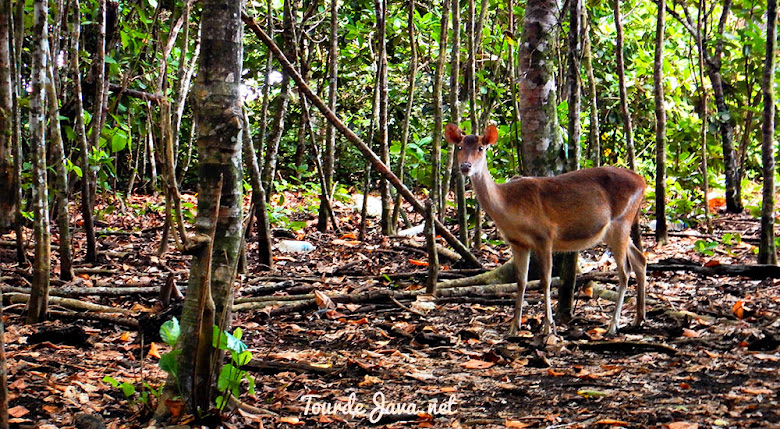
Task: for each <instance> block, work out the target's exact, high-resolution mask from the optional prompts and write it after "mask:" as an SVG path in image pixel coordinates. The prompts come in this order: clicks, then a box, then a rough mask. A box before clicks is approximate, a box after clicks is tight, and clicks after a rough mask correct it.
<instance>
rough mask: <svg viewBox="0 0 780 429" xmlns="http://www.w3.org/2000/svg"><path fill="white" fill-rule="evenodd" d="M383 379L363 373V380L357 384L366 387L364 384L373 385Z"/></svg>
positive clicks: (380, 382)
mask: <svg viewBox="0 0 780 429" xmlns="http://www.w3.org/2000/svg"><path fill="white" fill-rule="evenodd" d="M382 383H384V381H382V379H381V378H379V377H373V376H370V375H364V376H363V381H361V382H359V383H358V386H360V387H366V386H373V385H375V384H382Z"/></svg>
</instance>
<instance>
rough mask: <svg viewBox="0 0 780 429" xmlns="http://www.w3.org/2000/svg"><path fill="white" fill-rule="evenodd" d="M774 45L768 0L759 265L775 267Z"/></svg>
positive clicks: (772, 1) (773, 14)
mask: <svg viewBox="0 0 780 429" xmlns="http://www.w3.org/2000/svg"><path fill="white" fill-rule="evenodd" d="M776 42H777V0H767V25H766V60H765V62H764V76H763V77H764V79H763V81H762V85H761V90H762V92H763V94H764V118H763V123H762V124H761V160H762V161H763V170H764V187H763V195H762V199H761V203H762V208H761V243H760V245H759V246H758V263H759V264H772V265H777V250H776V249H775V198H776V197H775V192H776V189H775V150H774V142H775V139H774V136H775V93H774V86H775V85H774V83H775V82H774V81H775V79H774V77H775V76H774V72H775V46H776Z"/></svg>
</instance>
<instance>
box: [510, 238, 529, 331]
mask: <svg viewBox="0 0 780 429" xmlns="http://www.w3.org/2000/svg"><path fill="white" fill-rule="evenodd" d="M512 254H513V255H514V263H515V277H516V278H517V296H516V297H515V314H514V317H512V322H511V325H510V326H509V335H514V334H516V333H517V331H518V330H519V329H520V325H522V323H523V303H524V302H525V286H526V284H527V283H528V261H529V260H530V258H531V251H530V250H529V249H523V248H521V247H516V246H512Z"/></svg>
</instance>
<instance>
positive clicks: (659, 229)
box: [653, 0, 668, 243]
mask: <svg viewBox="0 0 780 429" xmlns="http://www.w3.org/2000/svg"><path fill="white" fill-rule="evenodd" d="M665 9H666V0H658V17H657V19H656V27H655V60H654V61H653V96H654V98H655V142H656V143H655V144H656V147H655V241H656V242H657V243H664V242H666V240H667V239H668V231H667V226H666V106H665V105H664V31H665V26H666V13H665Z"/></svg>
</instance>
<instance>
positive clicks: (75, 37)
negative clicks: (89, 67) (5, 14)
mask: <svg viewBox="0 0 780 429" xmlns="http://www.w3.org/2000/svg"><path fill="white" fill-rule="evenodd" d="M80 10H81V9H80V6H79V1H78V0H74V2H73V21H72V29H71V43H72V44H73V46H72V47H71V49H72V52H71V57H70V73H71V78H72V79H73V98H74V100H75V101H76V112H75V116H76V127H75V131H76V138H77V139H78V146H79V150H80V151H81V164H80V167H81V216H82V219H83V223H84V233H85V235H86V241H87V253H88V256H87V260H89V257H92V258H95V257H96V255H95V254H94V252H95V224H94V221H93V219H92V214H93V211H92V198H91V197H90V195H91V193H92V191H91V189H92V186H91V185H90V182H91V181H92V179H91V178H92V177H93V175H92V174H91V173H90V170H91V168H90V162H89V153H90V151H89V143H88V142H87V131H86V126H85V124H84V102H83V98H84V93H83V92H82V90H81V71H80V70H79V52H80V50H79V41H80V38H81V13H80ZM90 252H91V253H90Z"/></svg>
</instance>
